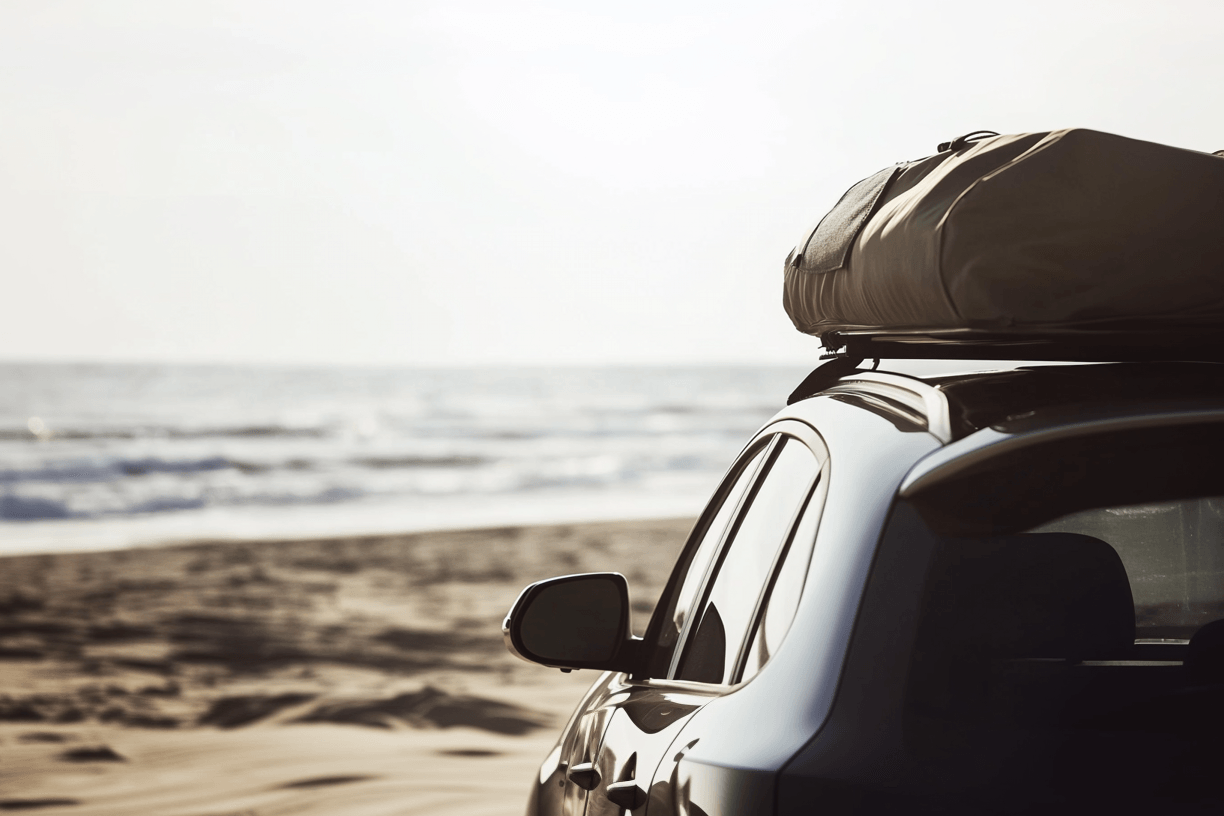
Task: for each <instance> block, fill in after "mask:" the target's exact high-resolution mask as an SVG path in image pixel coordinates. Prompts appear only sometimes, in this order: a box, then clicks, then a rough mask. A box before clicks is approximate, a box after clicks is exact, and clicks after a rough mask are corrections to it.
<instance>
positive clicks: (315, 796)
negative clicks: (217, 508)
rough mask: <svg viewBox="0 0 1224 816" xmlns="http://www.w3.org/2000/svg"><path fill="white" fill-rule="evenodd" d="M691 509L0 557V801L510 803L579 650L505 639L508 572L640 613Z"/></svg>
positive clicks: (637, 617) (169, 811) (145, 808)
mask: <svg viewBox="0 0 1224 816" xmlns="http://www.w3.org/2000/svg"><path fill="white" fill-rule="evenodd" d="M691 524H692V521H691V520H689V519H677V520H663V521H632V522H606V523H592V524H570V525H557V526H533V527H508V528H498V529H487V530H467V531H447V532H436V533H418V534H406V535H396V536H376V537H362V538H346V539H326V540H308V541H259V542H232V541H224V542H197V543H192V544H185V545H175V546H167V547H158V548H141V549H131V550H120V551H113V552H97V553H72V554H56V555H31V556H15V557H9V558H4V559H0V810H14V811H35V812H38V813H40V814H48V815H49V814H73V816H95V815H97V816H100V815H101V814H116V815H117V814H125V815H126V814H133V813H142V814H146V813H147V814H159V816H239V814H244V815H249V814H259V816H266V815H269V814H291V813H293V814H298V813H307V814H309V813H319V814H324V813H326V814H362V816H366V815H367V814H368V816H377V815H379V814H415V813H422V814H423V813H430V814H449V813H453V814H520V813H522V812H523V808H524V805H525V802H526V796H527V793H528V790H529V786H530V783H531V779H532V776H533V774H534V773H535V772H536V770H537V768H538V766H539V763H540V761H541V760H542V759H543V757H544V756H545V755H546V754H547V753H548V751H549V749H550V748H551V747H552V744H553V742H554V741H555V739H556V737H557V734H558V732H559V729H560V727H561V726H562V725H563V724H564V722H565V720H566V718H567V717H568V716H569V714H570V713H571V711H572V709H573V707H574V705H575V704H576V703H577V701H578V699H579V697H580V696H581V695H582V692H583V691H584V690H585V689H586V687H587V686H589V685H590V684H591V683H592V682H593V681H594V680H595V678H596V675H595V674H594V673H591V672H574V673H572V674H562V673H561V672H558V671H554V670H549V669H545V668H542V667H539V666H534V665H531V664H528V663H524V662H522V661H519V660H517V659H515V658H513V657H511V656H510V655H509V654H508V653H507V652H506V650H505V648H504V646H503V645H502V639H501V621H502V618H503V617H504V615H505V613H506V611H507V610H508V609H509V607H510V604H511V603H513V601H514V598H515V597H516V596H517V594H518V592H519V591H520V590H521V589H522V588H523V587H524V586H525V585H527V584H528V583H530V582H532V581H535V580H539V579H541V578H546V577H550V576H553V575H563V574H566V573H573V572H589V571H600V570H614V571H618V572H622V573H624V574H625V575H626V577H627V578H628V579H629V585H630V591H631V593H632V598H633V609H634V625H635V629H637V630H638V631H639V632H640V631H641V629H642V627H644V625H645V623H646V621H647V619H648V617H649V613H650V610H651V608H652V606H653V604H654V602H655V600H656V599H657V598H658V595H659V593H660V592H661V591H662V587H663V583H664V582H665V581H666V579H667V576H668V574H669V572H670V569H671V566H672V564H673V562H674V561H675V558H676V556H677V554H678V551H679V548H680V546H681V545H682V544H683V540H684V536H685V534H686V533H687V532H688V529H689V527H690V526H691Z"/></svg>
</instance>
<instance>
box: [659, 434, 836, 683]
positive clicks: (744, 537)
mask: <svg viewBox="0 0 1224 816" xmlns="http://www.w3.org/2000/svg"><path fill="white" fill-rule="evenodd" d="M819 468H820V465H819V463H818V462H817V460H816V457H815V456H814V455H813V454H812V452H811V451H810V450H808V449H807V447H806V446H804V445H803V444H802V443H801V442H799V441H798V440H796V439H787V440H786V441H785V444H784V446H783V447H782V449H781V450H780V452H779V453H778V454H777V455H776V456H775V457H774V460H773V463H772V464H771V465H770V467H769V471H768V472H767V474H766V475H765V476H764V478H763V480H762V483H761V484H760V486H759V487H758V488H757V490H756V492H755V495H754V496H753V497H752V498H751V499H750V503H749V505H748V509H747V510H746V511H745V512H744V513H743V514H742V518H741V521H740V524H739V528H738V529H737V530H736V531H735V532H734V533H733V538H732V541H731V542H730V544H729V545H727V546H726V547H724V550H723V555H722V560H721V562H720V563H719V565H718V566H717V572H716V575H715V578H714V582H713V586H712V587H711V588H710V590H709V591H708V592H707V596H706V600H705V603H704V604H703V605H702V614H701V618H700V623H699V624H698V625H697V627H696V632H695V634H693V635H690V636H689V643H688V645H687V646H686V647H685V648H686V654H685V656H684V659H683V660H682V662H681V665H680V668H679V671H678V672H677V674H676V677H677V678H678V679H681V680H692V681H695V682H701V683H727V682H730V681H731V673H732V671H733V670H734V668H735V659H736V657H737V656H738V654H739V647H740V645H741V644H742V643H743V642H744V638H745V636H746V635H747V633H748V628H749V626H750V625H751V624H752V621H753V617H754V613H755V612H756V609H757V600H758V599H759V598H760V597H761V593H762V591H763V589H764V587H765V584H766V582H767V581H768V579H769V577H770V574H771V573H772V570H773V567H774V563H775V559H776V556H777V555H778V552H779V550H780V548H781V547H782V545H783V544H784V543H785V541H786V537H787V534H788V533H789V532H790V529H791V524H792V523H793V522H794V520H795V514H796V512H797V511H798V509H799V506H800V503H801V502H802V501H803V500H804V499H805V498H806V497H807V495H808V492H809V491H810V490H811V487H812V483H813V481H814V480H815V478H816V474H817V472H818V470H819Z"/></svg>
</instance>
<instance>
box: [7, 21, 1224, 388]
mask: <svg viewBox="0 0 1224 816" xmlns="http://www.w3.org/2000/svg"><path fill="white" fill-rule="evenodd" d="M1221 31H1224V3H1221V2H1219V0H1210V2H1176V1H1175V0H1165V2H1160V3H1156V2H1151V0H1148V2H1123V1H1122V0H1108V1H1107V2H1106V1H1105V0H1102V2H1083V0H1061V1H1060V2H1029V3H1007V4H1002V3H987V2H981V1H980V0H977V2H940V3H917V2H875V3H866V2H858V3H843V2H821V1H820V0H808V1H807V2H798V3H768V2H754V3H747V2H741V3H735V4H729V3H715V2H709V1H708V0H707V1H705V2H671V3H669V2H663V0H653V1H652V2H624V0H622V1H621V2H617V3H598V4H597V3H589V2H588V3H583V2H579V1H578V0H573V1H572V2H568V3H560V2H558V3H542V2H506V0H502V2H487V3H482V2H463V0H448V1H446V2H429V1H427V0H398V1H396V2H392V1H391V0H388V1H387V2H368V1H363V0H346V2H335V1H334V0H333V1H332V2H327V3H319V2H303V0H292V2H290V0H234V1H233V2H229V1H228V0H226V1H224V2H222V1H220V0H190V2H173V1H172V0H147V2H138V1H137V0H96V2H57V0H4V2H3V3H0V112H2V113H3V121H2V124H0V269H3V275H4V284H5V285H4V290H3V298H2V299H0V358H7V359H75V360H81V359H85V360H96V359H122V360H184V361H188V360H190V361H196V360H199V361H275V362H317V363H326V362H355V363H377V364H382V363H408V364H451V363H462V364H468V363H553V362H571V363H602V362H629V363H634V362H707V361H708V362H727V361H733V362H810V361H814V359H815V357H816V356H817V353H818V348H817V345H818V344H817V341H815V340H813V339H809V338H805V337H803V336H802V335H799V334H798V333H797V332H795V330H794V329H793V328H792V327H791V325H790V322H789V320H788V319H787V318H786V315H785V314H784V313H783V311H782V308H781V265H782V261H783V259H784V257H785V256H786V253H787V252H788V251H789V250H790V248H791V247H792V246H793V245H794V243H795V242H796V241H797V240H798V239H799V238H800V237H801V235H802V234H803V232H804V230H805V229H807V228H808V227H810V225H811V224H812V223H814V221H815V220H816V219H817V218H818V217H819V216H820V215H821V214H823V212H824V211H825V210H827V209H828V208H829V207H830V206H831V205H832V204H833V203H834V202H835V201H836V200H837V198H838V196H839V195H840V194H841V193H842V192H843V191H844V190H845V189H846V188H847V187H849V186H850V185H851V184H852V183H853V182H855V181H857V180H858V179H860V178H862V177H864V176H866V175H869V174H871V173H872V172H874V171H876V170H878V169H879V168H881V167H884V166H887V165H889V164H891V163H893V162H895V161H898V160H901V159H907V158H918V157H921V156H925V155H928V154H930V153H932V152H934V148H935V145H936V143H937V142H939V141H942V140H946V139H950V138H952V137H954V136H958V135H960V134H963V133H966V132H968V131H971V130H976V129H979V128H989V129H992V130H997V131H1000V132H1003V133H1015V132H1023V131H1035V130H1048V129H1054V128H1061V127H1071V126H1083V127H1091V128H1096V129H1100V130H1106V131H1111V132H1115V133H1121V134H1124V135H1128V136H1134V137H1139V138H1145V139H1152V140H1156V141H1162V142H1167V143H1170V144H1174V145H1178V146H1182V147H1188V148H1193V149H1198V150H1208V151H1210V150H1217V149H1221V148H1224V107H1222V106H1221V104H1220V101H1221V100H1220V91H1219V89H1220V88H1221V68H1222V67H1224V47H1221V44H1220V32H1221Z"/></svg>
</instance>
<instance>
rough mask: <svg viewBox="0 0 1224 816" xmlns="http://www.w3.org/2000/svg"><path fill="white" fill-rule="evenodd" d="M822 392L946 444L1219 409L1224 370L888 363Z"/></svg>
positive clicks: (1199, 365)
mask: <svg viewBox="0 0 1224 816" xmlns="http://www.w3.org/2000/svg"><path fill="white" fill-rule="evenodd" d="M819 393H821V394H829V395H834V394H840V395H857V396H858V397H859V398H860V399H863V400H870V401H871V407H873V408H874V409H876V410H890V411H892V412H894V413H895V414H897V415H898V416H900V417H903V418H905V419H908V420H910V421H919V422H921V424H924V425H926V426H927V427H928V429H929V430H930V431H931V432H932V433H933V434H934V435H935V436H937V437H939V438H940V439H941V440H942V441H943V442H944V443H948V442H951V441H954V440H956V439H960V438H963V437H965V436H968V435H969V434H971V433H973V432H974V431H977V430H980V429H982V428H986V427H996V428H1000V429H1003V428H1006V429H1007V430H1010V431H1012V432H1023V431H1025V430H1033V429H1037V428H1040V427H1046V426H1049V425H1057V424H1062V423H1066V422H1070V421H1082V420H1084V419H1088V418H1094V417H1098V416H1109V415H1114V416H1116V415H1119V414H1127V413H1135V412H1143V413H1150V412H1160V411H1164V410H1179V411H1184V410H1186V409H1194V408H1198V407H1202V408H1210V407H1217V408H1218V407H1220V406H1221V405H1222V404H1224V364H1221V363H1208V362H1117V363H1057V362H1026V361H966V360H884V361H881V362H880V364H879V365H878V367H877V368H875V369H867V370H862V369H861V370H857V371H852V372H850V373H848V374H846V375H843V376H842V377H841V378H839V379H838V380H837V381H836V382H835V383H832V384H831V385H829V386H828V387H826V388H824V389H822V390H821V391H820V392H819ZM813 396H815V395H813Z"/></svg>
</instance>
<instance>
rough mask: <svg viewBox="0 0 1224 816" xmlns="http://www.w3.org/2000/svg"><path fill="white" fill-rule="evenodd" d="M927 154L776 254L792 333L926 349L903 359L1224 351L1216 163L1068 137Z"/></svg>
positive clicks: (986, 142) (884, 176)
mask: <svg viewBox="0 0 1224 816" xmlns="http://www.w3.org/2000/svg"><path fill="white" fill-rule="evenodd" d="M974 137H976V138H978V141H971V139H972V138H974ZM940 148H941V152H940V153H938V154H937V155H935V156H931V157H928V158H925V159H921V160H918V161H914V162H908V163H903V164H899V165H896V166H895V167H892V168H888V169H886V170H883V171H881V172H879V173H877V174H875V175H874V176H871V177H869V178H867V179H864V180H863V181H862V182H859V183H858V184H856V185H855V186H854V187H852V188H851V189H850V190H849V191H848V192H847V193H846V194H845V195H844V196H843V197H842V199H841V201H839V202H838V204H837V206H835V207H834V208H833V210H832V211H830V212H829V214H828V215H826V216H825V217H824V218H823V219H822V220H821V221H820V223H819V224H818V225H817V226H816V227H815V228H814V229H813V230H812V231H811V233H810V234H809V235H808V236H807V237H806V239H805V240H804V241H803V243H801V244H800V245H799V246H797V247H796V248H795V250H794V251H792V253H791V254H790V256H788V257H787V260H786V267H785V289H784V297H783V304H784V306H785V308H786V312H787V314H788V315H789V316H790V318H791V320H792V321H793V322H794V324H795V327H796V328H798V329H799V330H800V331H802V332H805V333H808V334H813V335H818V336H820V337H821V338H822V339H823V341H824V343H825V345H826V346H829V347H832V348H837V347H839V346H841V345H844V344H847V341H848V339H852V338H855V337H859V338H861V339H862V338H866V339H869V340H875V341H877V342H878V341H881V340H885V339H888V340H889V341H890V342H891V341H897V340H901V341H904V340H905V338H906V337H909V338H910V341H911V345H917V344H918V343H919V342H921V343H924V344H926V345H927V346H928V349H927V350H926V352H925V353H916V354H914V355H912V356H943V355H941V354H939V353H932V352H934V349H931V348H929V346H930V345H931V344H932V342H933V341H935V342H936V344H937V345H940V344H942V345H945V347H946V345H947V343H952V344H955V343H957V342H967V343H970V344H973V343H978V342H984V341H986V340H988V339H993V340H995V341H999V340H1004V341H1005V340H1008V339H1010V340H1012V341H1017V342H1025V343H1030V342H1032V341H1033V340H1034V339H1035V338H1041V339H1043V340H1044V341H1046V342H1049V341H1052V340H1056V341H1057V342H1058V344H1059V345H1061V346H1062V347H1063V348H1062V350H1061V351H1060V354H1061V355H1062V356H1064V357H1066V346H1067V345H1068V344H1070V345H1072V346H1074V345H1075V344H1076V343H1087V344H1089V345H1091V343H1092V342H1093V341H1096V340H1099V339H1100V338H1102V337H1112V338H1115V339H1116V338H1121V337H1124V336H1129V337H1131V338H1134V337H1147V338H1149V339H1150V338H1151V337H1154V336H1164V335H1166V334H1167V333H1169V332H1173V333H1174V334H1177V333H1181V334H1186V333H1189V334H1192V335H1194V336H1195V337H1197V338H1200V339H1201V338H1202V337H1212V338H1218V339H1217V340H1216V342H1217V343H1218V344H1220V346H1221V347H1224V158H1221V157H1219V156H1213V155H1211V154H1209V153H1199V152H1195V151H1191V150H1183V149H1180V148H1174V147H1168V146H1166V145H1160V144H1156V143H1153V142H1144V141H1138V140H1135V139H1127V138H1124V137H1121V136H1114V135H1111V134H1107V133H1099V132H1096V131H1091V130H1080V129H1071V130H1060V131H1053V132H1048V133H1027V134H1019V135H1012V136H997V135H993V134H991V135H990V136H989V137H987V138H982V137H981V135H979V134H971V135H970V137H962V138H961V139H958V140H956V141H955V142H952V143H949V144H945V145H940ZM1007 353H1008V354H1010V355H1011V356H1013V357H1014V356H1015V352H1014V350H1013V351H1012V352H1007ZM866 356H870V354H868V355H866ZM876 356H879V355H876ZM907 356H911V355H907ZM958 356H959V355H958ZM987 356H989V355H987ZM1089 356H1090V355H1089ZM1107 356H1108V355H1107ZM1068 359H1073V357H1068Z"/></svg>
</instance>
